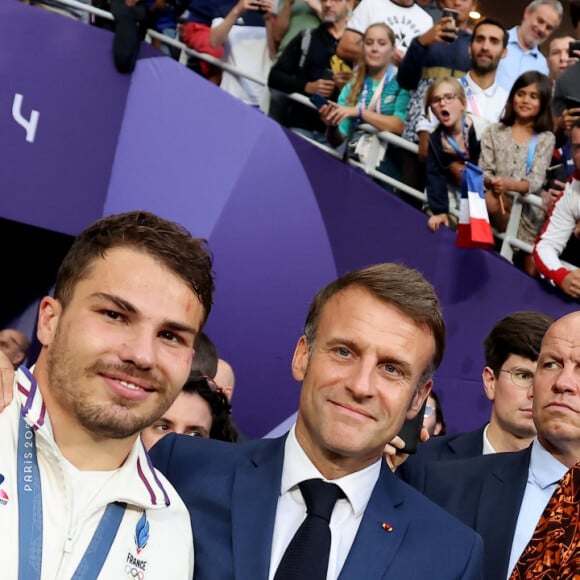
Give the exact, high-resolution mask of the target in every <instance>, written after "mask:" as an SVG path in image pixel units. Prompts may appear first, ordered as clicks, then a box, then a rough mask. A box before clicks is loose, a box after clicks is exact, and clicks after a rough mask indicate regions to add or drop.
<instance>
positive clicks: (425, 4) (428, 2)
mask: <svg viewBox="0 0 580 580" xmlns="http://www.w3.org/2000/svg"><path fill="white" fill-rule="evenodd" d="M416 2H417V4H418V5H419V6H421V8H423V10H425V12H427V14H429V16H431V18H433V22H436V21H437V20H439V19H440V18H441V16H442V15H443V10H441V5H442V1H441V0H416Z"/></svg>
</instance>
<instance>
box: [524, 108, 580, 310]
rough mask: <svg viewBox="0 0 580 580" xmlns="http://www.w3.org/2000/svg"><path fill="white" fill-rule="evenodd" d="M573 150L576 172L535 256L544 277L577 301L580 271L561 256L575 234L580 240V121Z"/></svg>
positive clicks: (573, 135) (558, 202) (579, 287)
mask: <svg viewBox="0 0 580 580" xmlns="http://www.w3.org/2000/svg"><path fill="white" fill-rule="evenodd" d="M571 148H572V158H573V160H574V165H575V167H576V171H575V173H574V174H573V176H572V178H571V179H570V180H569V181H568V183H567V184H566V187H565V189H564V193H563V194H562V195H561V196H560V197H559V198H558V199H557V201H556V203H555V204H554V208H553V210H552V213H551V214H550V216H549V218H548V220H547V221H546V223H545V224H544V227H543V229H542V232H541V233H540V236H539V237H538V239H537V240H536V242H535V244H534V252H533V256H534V260H535V262H536V265H537V267H538V270H539V272H540V274H541V275H542V276H544V277H545V278H547V279H548V280H549V281H550V282H551V283H552V284H555V285H556V286H558V287H559V288H560V289H561V290H562V291H563V292H564V293H565V294H567V295H568V296H571V297H572V298H576V299H577V298H580V269H569V268H568V267H566V266H565V265H564V264H562V262H561V261H560V255H561V253H562V251H563V250H564V248H565V246H566V243H567V242H568V240H569V238H570V236H571V235H573V234H574V235H576V236H578V237H580V227H578V224H579V223H580V119H576V122H575V123H574V126H573V127H572V133H571Z"/></svg>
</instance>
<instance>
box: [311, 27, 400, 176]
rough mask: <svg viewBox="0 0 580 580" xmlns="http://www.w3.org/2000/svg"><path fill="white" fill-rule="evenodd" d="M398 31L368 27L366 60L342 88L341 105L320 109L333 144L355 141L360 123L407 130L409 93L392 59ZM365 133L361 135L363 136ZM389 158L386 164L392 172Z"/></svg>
mask: <svg viewBox="0 0 580 580" xmlns="http://www.w3.org/2000/svg"><path fill="white" fill-rule="evenodd" d="M394 49H395V34H394V32H393V30H392V29H391V28H389V27H388V26H387V25H386V24H383V23H378V24H373V25H371V26H369V27H368V29H367V30H366V32H365V34H364V36H363V53H362V61H361V62H360V63H359V64H358V66H357V67H356V69H355V72H354V75H353V79H352V80H351V81H350V82H349V83H348V84H347V85H346V86H345V87H344V88H343V89H342V91H341V92H340V95H339V97H338V104H336V103H328V104H327V105H325V106H324V107H322V108H321V109H320V117H321V119H322V121H323V122H324V123H325V124H326V125H327V133H326V135H327V139H328V141H329V143H331V144H332V146H333V147H338V146H339V145H341V143H342V142H343V141H345V140H346V141H347V142H352V139H353V134H354V131H355V129H356V127H357V126H358V124H359V123H368V124H369V125H373V126H374V127H376V128H377V129H379V130H380V131H390V132H392V133H395V134H397V135H400V134H401V133H402V132H403V123H404V119H405V110H406V108H407V103H408V102H409V92H408V91H405V90H404V89H401V87H400V86H399V83H398V82H397V72H396V67H395V66H394V64H393V62H392V58H393V53H394ZM364 136H365V135H359V136H358V138H359V140H360V139H363V138H364ZM388 164H389V162H388V159H387V161H386V165H383V169H384V170H385V171H389V170H390V168H389V167H388Z"/></svg>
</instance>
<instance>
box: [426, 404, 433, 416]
mask: <svg viewBox="0 0 580 580" xmlns="http://www.w3.org/2000/svg"><path fill="white" fill-rule="evenodd" d="M433 413H435V407H432V406H431V405H425V417H430V416H431V415H433Z"/></svg>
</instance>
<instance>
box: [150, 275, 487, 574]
mask: <svg viewBox="0 0 580 580" xmlns="http://www.w3.org/2000/svg"><path fill="white" fill-rule="evenodd" d="M444 343H445V328H444V322H443V319H442V315H441V310H440V306H439V302H438V299H437V297H436V295H435V293H434V291H433V288H432V286H431V285H430V284H429V283H428V282H427V281H426V280H425V279H424V278H423V277H422V275H421V274H419V273H418V272H417V271H415V270H411V269H409V268H406V267H404V266H400V265H396V264H381V265H377V266H371V267H369V268H365V269H363V270H358V271H355V272H351V273H349V274H346V275H344V276H342V277H341V278H339V279H338V280H336V281H334V282H332V283H331V284H329V285H328V286H326V287H325V288H323V289H322V290H321V291H320V292H319V293H318V294H317V296H316V297H315V299H314V301H313V303H312V305H311V307H310V310H309V313H308V316H307V319H306V324H305V327H304V334H303V336H301V337H300V339H299V340H298V344H297V346H296V350H295V352H294V357H293V360H292V372H293V376H294V378H295V379H296V380H298V381H301V382H302V390H301V395H300V405H299V412H298V417H297V421H296V424H295V425H294V426H293V427H292V429H291V430H290V432H289V433H288V434H287V435H286V436H284V437H282V438H279V439H262V440H258V441H248V442H245V443H238V444H235V445H231V444H224V443H220V442H216V441H210V440H204V441H199V440H196V439H191V438H188V437H182V436H175V435H168V436H166V437H164V438H163V439H162V440H161V441H160V442H159V443H158V444H157V445H155V446H154V447H153V449H152V450H151V456H152V459H153V461H154V464H155V465H156V466H157V467H158V468H159V469H160V470H161V471H162V472H164V473H165V474H166V475H167V477H168V478H169V479H170V481H171V482H172V484H173V485H174V486H175V487H176V489H177V490H178V492H179V493H180V495H181V497H182V498H183V500H184V502H185V503H186V505H187V506H188V508H189V510H190V513H191V519H192V525H193V530H194V546H195V579H196V580H206V579H212V580H216V579H219V580H228V579H230V578H239V579H240V580H250V579H251V580H267V579H268V578H270V579H272V578H273V577H274V574H275V572H276V570H277V569H278V566H279V563H280V561H281V560H282V559H283V555H284V553H285V551H286V549H287V546H288V545H289V544H290V543H291V540H292V537H293V535H294V533H295V532H296V530H297V529H298V528H299V526H300V525H301V522H302V520H304V518H305V513H306V509H305V502H304V499H303V496H302V493H301V491H300V488H299V484H301V482H303V481H304V480H309V479H312V478H314V479H322V480H324V481H331V482H332V483H333V484H336V485H338V486H339V487H340V489H341V490H342V492H343V494H344V497H342V499H339V500H338V501H337V502H336V504H335V506H334V510H333V511H332V514H331V516H330V530H331V537H332V539H331V548H330V555H329V559H328V565H327V571H326V573H325V574H324V579H325V580H326V579H333V580H334V579H337V578H340V580H360V579H361V578H369V579H372V580H379V579H381V578H387V577H388V578H389V579H391V580H397V579H398V580H407V579H419V578H426V577H431V576H433V574H435V575H436V576H437V577H438V578H441V579H445V580H451V579H466V580H467V579H471V578H480V577H481V551H482V545H481V539H480V538H479V537H478V536H477V535H476V534H475V533H474V532H473V531H472V530H469V528H467V527H466V526H464V525H463V524H461V523H459V522H458V521H457V520H456V519H455V518H453V517H451V516H449V515H448V514H446V513H445V512H444V511H443V510H441V509H440V508H439V507H437V506H435V505H434V504H432V503H431V502H430V501H428V500H426V499H425V498H424V497H423V496H421V495H420V494H418V493H417V492H416V491H415V490H413V489H412V488H410V487H409V486H407V485H406V484H405V483H404V482H402V481H400V479H399V478H397V477H396V476H395V475H394V474H392V473H391V471H390V469H389V468H388V467H387V465H386V463H385V461H384V460H383V450H384V447H385V444H386V443H387V442H388V441H390V440H391V439H392V438H393V437H394V436H395V435H396V433H398V431H399V429H400V428H401V425H402V423H403V420H404V419H405V418H409V419H410V418H412V417H414V416H415V415H416V414H417V412H418V410H419V409H420V408H421V406H422V404H423V401H424V400H425V399H426V398H427V396H428V394H429V390H430V388H431V385H432V379H431V377H432V375H433V373H434V372H435V370H436V369H437V367H438V365H439V364H440V362H441V358H442V356H443V350H444ZM300 579H301V577H296V580H300ZM303 580H306V578H304V579H303ZM307 580H314V578H313V577H312V576H308V579H307Z"/></svg>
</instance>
